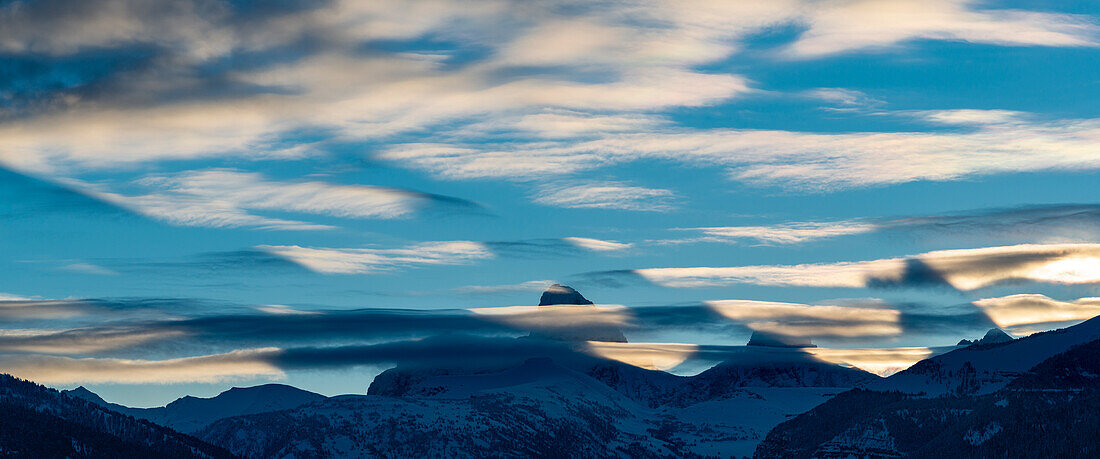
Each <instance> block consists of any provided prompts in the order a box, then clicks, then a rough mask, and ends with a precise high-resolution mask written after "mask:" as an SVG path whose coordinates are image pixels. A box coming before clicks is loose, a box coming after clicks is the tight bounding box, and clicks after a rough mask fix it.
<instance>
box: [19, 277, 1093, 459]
mask: <svg viewBox="0 0 1100 459" xmlns="http://www.w3.org/2000/svg"><path fill="white" fill-rule="evenodd" d="M553 290H554V291H553V292H551V293H553V294H552V295H550V297H549V300H548V306H549V307H558V306H561V305H563V304H564V305H566V306H568V307H582V308H586V307H594V306H592V305H591V303H590V302H587V299H584V297H583V296H581V295H580V294H579V293H577V292H576V291H575V290H572V289H569V288H568V287H563V286H555V288H554V289H553ZM543 299H544V301H545V300H547V295H544V297H543ZM428 339H433V338H428ZM493 340H496V341H491V342H493V343H495V345H499V346H505V347H512V348H518V347H522V348H524V349H538V351H537V352H534V351H532V352H531V355H525V356H520V357H513V358H508V359H501V360H500V361H497V362H494V363H491V364H489V363H485V362H480V363H479V364H478V365H470V364H469V363H468V362H455V364H453V365H433V366H414V365H401V366H398V367H395V368H391V369H389V370H387V371H385V372H383V373H382V374H380V375H378V376H377V377H376V378H375V380H374V381H373V383H371V385H370V386H369V387H368V388H366V393H365V394H363V395H341V396H335V397H326V396H323V395H320V394H316V393H312V392H308V391H304V390H301V389H297V388H294V387H291V386H286V385H280V384H267V385H261V386H255V387H247V388H233V389H230V390H228V391H225V392H223V393H221V394H219V395H217V396H215V397H211V398H197V397H191V396H187V397H183V398H180V399H178V400H176V401H174V402H172V403H169V404H168V405H165V406H163V407H157V408H130V407H126V406H122V405H118V404H113V403H109V402H107V401H104V400H103V399H102V398H100V397H99V396H98V395H96V394H95V393H93V392H91V391H89V390H88V389H86V388H83V387H79V388H76V389H73V390H70V391H64V392H58V391H54V390H52V389H48V388H45V387H42V386H39V385H36V384H33V383H30V382H27V381H22V380H19V379H16V378H13V377H10V376H3V377H0V405H2V406H3V407H4V408H5V413H6V414H8V415H7V416H4V417H3V420H2V421H0V422H3V423H4V425H3V427H4V429H3V430H2V431H0V453H4V454H9V455H10V454H14V455H22V456H29V457H42V456H68V457H81V456H96V457H102V456H112V457H127V456H141V457H148V456H151V455H154V454H155V455H160V456H168V457H230V456H241V457H254V458H267V457H410V456H422V457H470V456H494V457H532V456H549V457H561V456H568V457H747V456H755V457H760V458H777V457H883V458H885V457H983V456H984V457H1033V456H1034V455H1035V454H1037V453H1039V452H1041V451H1046V452H1056V453H1058V454H1055V455H1056V456H1058V457H1062V456H1066V457H1072V456H1077V457H1087V456H1090V455H1095V453H1097V451H1096V446H1095V441H1094V440H1093V439H1094V438H1095V434H1096V432H1098V431H1100V430H1097V429H1098V426H1100V415H1098V414H1097V413H1100V358H1098V355H1100V318H1094V319H1092V320H1089V321H1086V322H1083V323H1081V324H1078V325H1076V326H1072V327H1068V328H1065V329H1061V330H1056V331H1051V332H1045V333H1037V334H1034V335H1031V336H1028V337H1025V338H1021V339H1012V338H1011V337H1010V336H1008V335H1007V334H1005V333H1004V332H1002V331H1000V330H991V331H990V332H989V333H987V334H986V336H985V337H983V338H981V339H979V340H974V341H964V342H962V343H961V344H960V346H959V347H957V348H956V349H955V350H953V351H951V352H947V353H945V354H941V355H937V356H935V357H931V358H928V359H925V360H923V361H921V362H919V363H917V364H916V365H913V366H912V367H910V368H909V369H907V370H904V371H902V372H899V373H897V374H894V375H892V376H890V377H887V378H881V377H879V376H876V375H873V374H871V373H868V372H865V371H863V370H859V369H856V368H851V367H845V366H841V365H836V364H832V363H827V362H823V361H820V360H817V359H816V358H814V357H813V355H812V354H811V353H809V352H808V351H807V349H806V347H808V346H811V344H810V343H809V342H808V341H805V340H798V339H793V340H792V339H787V338H785V337H775V336H770V335H767V334H762V333H758V334H755V335H754V336H753V338H752V339H751V340H750V345H748V346H744V347H743V348H741V349H740V350H739V351H738V352H734V353H732V354H731V355H730V357H729V358H728V359H726V360H725V361H723V362H721V363H719V364H717V365H715V366H713V367H712V368H710V369H707V370H705V371H703V372H701V373H699V374H696V375H694V376H678V375H674V374H671V373H667V372H664V371H658V370H649V369H644V368H640V367H636V366H633V365H629V364H626V363H622V362H619V361H616V360H610V359H605V358H601V357H595V356H592V355H590V354H588V353H585V352H581V351H579V350H578V349H580V348H579V347H578V346H579V343H574V342H569V341H568V340H567V339H565V338H564V337H561V336H557V337H547V336H534V335H533V336H526V337H520V338H494V339H493ZM534 344H538V345H537V346H535V345H534ZM524 346H526V347H524ZM1035 425H1041V426H1043V427H1042V429H1039V430H1036V429H1035V427H1034V426H1035Z"/></svg>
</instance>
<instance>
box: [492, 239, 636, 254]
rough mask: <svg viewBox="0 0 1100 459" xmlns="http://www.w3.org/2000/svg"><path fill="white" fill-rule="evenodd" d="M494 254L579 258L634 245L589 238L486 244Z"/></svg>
mask: <svg viewBox="0 0 1100 459" xmlns="http://www.w3.org/2000/svg"><path fill="white" fill-rule="evenodd" d="M484 244H485V245H486V246H487V247H489V248H490V249H492V251H493V253H494V254H497V255H500V256H509V257H523V258H527V257H535V258H543V257H552V256H577V255H580V254H583V253H584V252H595V253H605V254H606V253H616V252H622V251H625V250H627V249H630V248H631V247H633V244H630V243H623V242H618V241H609V240H602V239H594V238H587V237H563V238H553V239H549V238H548V239H526V240H519V241H488V242H485V243H484Z"/></svg>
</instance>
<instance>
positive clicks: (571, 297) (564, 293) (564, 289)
mask: <svg viewBox="0 0 1100 459" xmlns="http://www.w3.org/2000/svg"><path fill="white" fill-rule="evenodd" d="M566 304H568V305H590V304H592V302H591V301H588V298H585V297H584V295H581V294H580V292H578V291H576V290H573V288H572V287H569V286H565V285H561V284H554V285H551V286H550V287H549V288H547V289H546V291H545V292H542V297H541V298H539V306H555V305H566Z"/></svg>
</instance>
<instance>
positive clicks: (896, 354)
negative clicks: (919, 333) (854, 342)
mask: <svg viewBox="0 0 1100 459" xmlns="http://www.w3.org/2000/svg"><path fill="white" fill-rule="evenodd" d="M806 352H809V353H810V354H812V355H813V356H814V357H816V358H818V359H820V360H823V361H825V362H829V363H835V364H837V365H851V366H853V367H856V368H859V369H861V370H864V371H867V372H870V373H874V374H876V375H879V376H883V377H885V376H890V375H892V374H894V373H897V372H899V371H901V370H904V369H906V368H909V367H911V366H913V364H915V363H917V362H919V361H921V360H924V359H926V358H929V357H932V354H933V353H935V351H934V350H933V349H930V348H927V347H895V348H869V349H830V348H822V347H818V348H811V349H806ZM941 352H942V351H941Z"/></svg>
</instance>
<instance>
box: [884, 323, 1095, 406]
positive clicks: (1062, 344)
mask: <svg viewBox="0 0 1100 459" xmlns="http://www.w3.org/2000/svg"><path fill="white" fill-rule="evenodd" d="M1096 339H1100V317H1096V318H1093V319H1090V320H1087V321H1085V322H1082V323H1080V324H1077V325H1074V326H1072V327H1068V328H1063V329H1060V330H1054V331H1049V332H1043V333H1036V334H1034V335H1031V336H1028V337H1025V338H1021V339H1017V340H1013V341H1008V342H1002V343H991V344H977V345H972V346H968V347H964V348H961V349H956V350H954V351H951V352H948V353H946V354H942V355H939V356H936V357H933V358H930V359H926V360H922V361H920V362H918V363H917V364H916V365H913V366H912V367H910V368H908V369H906V370H904V371H901V372H899V373H897V374H895V375H893V376H890V377H889V378H886V379H884V380H881V381H878V382H876V383H873V384H871V385H869V386H867V388H868V389H873V390H881V391H899V392H904V393H909V394H924V395H927V396H932V397H935V396H941V395H946V394H955V395H969V394H988V393H991V392H994V391H996V390H998V389H1000V388H1002V387H1004V386H1005V385H1007V384H1008V383H1009V382H1010V381H1012V380H1013V379H1015V378H1016V377H1017V376H1019V375H1020V374H1021V373H1023V372H1025V371H1027V370H1028V369H1030V368H1031V367H1034V366H1035V365H1038V364H1039V363H1040V362H1042V361H1043V360H1046V359H1048V358H1050V357H1053V356H1054V355H1055V354H1058V353H1060V352H1064V351H1065V350H1067V349H1069V348H1070V347H1073V346H1075V345H1078V344H1083V343H1087V342H1090V341H1093V340H1096Z"/></svg>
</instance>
